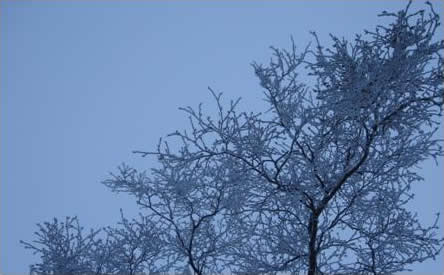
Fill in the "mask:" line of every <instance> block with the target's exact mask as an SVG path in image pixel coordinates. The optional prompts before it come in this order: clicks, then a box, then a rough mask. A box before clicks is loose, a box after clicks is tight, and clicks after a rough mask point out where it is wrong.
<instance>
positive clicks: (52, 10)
mask: <svg viewBox="0 0 444 275" xmlns="http://www.w3.org/2000/svg"><path fill="white" fill-rule="evenodd" d="M432 2H433V3H434V5H435V8H436V9H437V10H440V11H442V10H443V2H442V1H432ZM422 3H423V2H422V1H416V2H414V4H413V8H418V7H423V6H424V5H423V4H422ZM405 4H406V2H405V1H336V0H334V1H127V2H125V1H5V0H2V1H0V133H1V134H0V271H1V272H3V273H24V272H28V270H29V269H28V266H29V264H31V263H33V262H35V260H36V257H35V256H33V255H32V253H31V252H30V251H27V250H24V249H23V247H22V246H21V245H20V244H19V240H21V239H22V240H28V241H30V240H32V239H34V236H33V232H34V231H35V230H36V228H37V227H36V226H35V224H36V223H37V222H43V221H46V220H49V219H51V218H52V217H59V218H63V217H64V216H66V215H69V216H73V215H78V216H79V218H80V221H81V222H82V224H83V225H84V226H85V227H98V226H105V225H113V224H115V223H116V222H117V221H118V218H119V208H123V210H124V212H125V213H127V214H128V216H131V215H133V214H135V213H136V212H137V209H136V207H135V201H134V200H133V199H132V198H129V197H125V195H116V194H113V193H111V192H110V191H109V190H108V189H107V188H106V187H105V186H103V185H102V184H100V182H101V181H102V180H104V179H105V178H107V175H108V172H110V171H113V170H115V168H116V166H117V165H119V164H120V163H122V162H123V161H125V162H127V163H129V164H132V165H134V166H136V167H145V168H150V167H151V166H153V165H154V160H152V159H149V158H146V159H142V158H140V157H138V156H136V155H133V154H131V151H132V150H136V149H140V150H149V149H154V148H155V146H156V144H157V141H158V138H159V137H161V136H164V135H165V134H167V133H170V132H172V131H174V130H176V129H183V128H185V127H187V126H186V125H187V119H186V117H185V116H184V115H183V113H182V112H180V111H179V110H178V107H180V106H186V105H191V106H196V105H197V104H198V103H199V102H204V104H206V105H205V106H206V109H207V110H211V109H214V104H213V102H212V101H211V96H210V93H209V92H208V90H207V86H211V87H212V88H213V89H215V90H216V91H219V92H223V93H224V95H225V98H226V99H230V98H237V97H242V98H243V99H242V102H243V103H242V104H241V106H240V107H241V108H244V109H245V110H261V109H262V107H263V106H264V103H263V102H262V91H261V89H260V87H259V85H258V80H257V79H256V78H255V76H254V73H253V70H252V68H251V66H250V63H251V62H252V61H259V62H267V61H268V59H269V57H270V54H271V52H270V50H269V48H268V47H269V46H271V45H274V46H277V47H288V46H289V45H290V35H293V37H294V40H295V42H296V44H297V45H299V48H300V49H302V48H303V47H305V46H306V44H307V43H308V42H309V41H311V40H312V37H311V36H310V35H309V31H311V30H314V31H317V32H318V34H319V35H320V37H321V39H322V40H323V41H327V40H328V33H333V34H336V35H339V36H345V37H346V38H352V37H353V34H354V33H360V32H362V30H363V29H364V28H367V29H373V28H374V27H375V26H376V24H378V23H383V22H385V21H382V19H381V18H378V17H377V16H376V15H377V14H378V13H379V12H381V11H382V10H389V11H395V10H399V9H401V8H403V7H404V6H405ZM441 38H442V30H441ZM440 134H441V136H442V131H441V133H440ZM442 168H443V162H442V160H440V162H439V164H438V166H436V165H435V164H434V162H432V161H428V162H426V163H424V165H423V166H422V167H421V170H420V173H421V174H423V175H424V176H425V178H426V181H425V182H423V183H419V184H418V186H417V187H416V188H415V190H416V192H417V197H416V201H415V203H414V204H413V205H412V208H413V209H415V210H417V211H418V213H419V216H420V219H421V220H423V221H424V222H425V223H430V222H431V220H432V219H433V217H434V213H436V212H437V211H441V212H442V209H443V193H444V191H443V178H444V177H443V169H442ZM441 224H443V222H442V221H441ZM441 232H442V230H441ZM413 268H414V270H415V271H416V272H421V273H422V272H433V273H436V274H439V273H440V272H441V271H442V270H443V260H442V255H441V256H440V258H439V259H437V261H436V262H433V261H428V262H424V263H422V264H418V265H415V266H413Z"/></svg>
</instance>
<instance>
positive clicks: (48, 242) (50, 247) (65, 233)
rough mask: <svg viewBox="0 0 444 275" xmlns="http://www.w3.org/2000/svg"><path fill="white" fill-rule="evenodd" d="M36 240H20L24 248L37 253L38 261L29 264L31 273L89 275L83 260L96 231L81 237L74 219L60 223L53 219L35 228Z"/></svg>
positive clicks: (94, 240)
mask: <svg viewBox="0 0 444 275" xmlns="http://www.w3.org/2000/svg"><path fill="white" fill-rule="evenodd" d="M37 226H38V228H39V231H37V232H35V234H36V236H37V240H35V241H33V242H32V243H28V242H24V241H20V242H21V243H22V244H23V245H24V246H25V248H26V249H31V250H33V251H34V254H37V253H38V254H40V258H41V262H40V263H38V264H34V265H31V272H32V273H33V274H85V273H88V272H90V270H91V263H90V261H89V258H88V257H87V256H88V254H89V252H90V251H91V250H93V248H94V246H96V245H97V244H98V240H97V239H96V236H97V234H98V233H99V231H93V230H91V231H90V232H89V233H88V234H84V232H83V227H81V226H80V224H79V221H78V219H77V217H66V219H65V221H64V222H59V221H58V220H57V219H56V218H54V220H53V221H52V222H45V223H43V224H38V225H37Z"/></svg>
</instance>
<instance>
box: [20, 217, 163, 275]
mask: <svg viewBox="0 0 444 275" xmlns="http://www.w3.org/2000/svg"><path fill="white" fill-rule="evenodd" d="M119 225H120V226H121V228H119V227H116V228H111V227H108V228H104V229H101V230H90V232H89V233H87V234H85V233H84V228H83V227H82V226H80V223H79V220H78V218H77V217H66V218H65V222H59V221H58V220H57V219H56V218H55V219H54V220H53V221H52V222H45V223H44V224H43V225H41V224H38V228H39V231H37V232H36V233H35V234H36V235H37V240H35V241H33V242H32V243H28V242H24V241H21V243H22V244H23V245H24V246H25V248H26V249H31V250H33V251H34V254H36V253H38V254H40V258H41V262H40V263H39V264H35V265H31V268H30V270H31V273H32V274H130V275H133V274H136V273H140V272H143V271H149V272H158V271H162V267H163V266H164V265H165V264H164V263H158V262H157V260H158V259H159V258H162V259H168V258H167V257H166V256H164V255H162V256H161V257H160V255H161V248H162V242H163V241H162V237H161V236H160V233H159V232H160V231H159V230H158V229H157V228H156V227H155V225H154V224H153V222H152V221H150V220H148V219H146V218H144V217H141V219H140V220H135V219H133V220H132V221H129V220H128V219H126V218H124V217H123V214H122V220H121V222H120V223H119ZM167 263H168V262H167Z"/></svg>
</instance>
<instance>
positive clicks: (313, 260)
mask: <svg viewBox="0 0 444 275" xmlns="http://www.w3.org/2000/svg"><path fill="white" fill-rule="evenodd" d="M317 233H318V215H317V214H316V213H312V214H311V216H310V221H309V223H308V235H309V238H310V241H309V242H308V273H307V275H315V274H316V273H317V270H316V268H317V254H318V253H317V250H316V236H317Z"/></svg>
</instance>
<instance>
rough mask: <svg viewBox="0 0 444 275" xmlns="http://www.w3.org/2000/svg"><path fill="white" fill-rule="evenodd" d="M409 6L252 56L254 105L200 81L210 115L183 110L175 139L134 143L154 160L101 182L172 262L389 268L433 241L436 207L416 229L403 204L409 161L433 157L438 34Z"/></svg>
mask: <svg viewBox="0 0 444 275" xmlns="http://www.w3.org/2000/svg"><path fill="white" fill-rule="evenodd" d="M410 5H411V2H409V3H408V5H407V6H406V8H405V9H404V10H401V11H399V12H397V13H388V12H383V13H382V14H381V15H380V16H385V17H390V18H392V19H393V22H392V23H391V24H389V25H387V26H378V27H377V28H376V30H375V31H365V33H364V34H363V35H357V36H356V38H355V40H354V41H352V42H350V41H346V40H345V39H339V38H337V37H336V36H333V35H331V39H332V46H331V47H329V48H328V47H327V48H326V47H323V46H322V44H321V42H320V40H319V39H318V36H317V35H316V33H313V37H314V40H315V42H316V43H315V47H314V48H313V47H311V46H307V47H306V48H305V49H304V50H303V51H302V52H300V53H298V52H297V51H296V47H295V45H294V42H293V44H292V47H291V49H290V50H281V49H277V48H272V50H273V58H272V60H271V62H270V64H268V65H262V64H257V63H254V64H253V68H254V70H255V73H256V75H257V77H258V78H259V80H260V85H261V87H262V88H263V90H264V94H265V100H266V101H267V102H268V104H269V109H267V110H266V111H265V112H264V113H247V112H238V111H237V105H238V102H239V100H237V101H232V102H231V103H230V105H229V106H228V108H226V107H224V105H223V103H222V100H221V94H217V93H215V92H214V91H213V90H212V89H210V91H211V93H212V94H213V96H214V98H215V101H216V104H217V111H218V112H217V115H216V116H215V117H211V116H207V115H205V114H204V112H203V110H202V106H201V105H199V107H198V108H197V109H193V108H191V107H186V108H183V109H182V110H183V111H184V112H185V113H187V114H188V115H189V117H190V122H191V129H190V130H189V131H183V132H179V131H176V132H174V133H172V134H170V135H169V139H172V140H173V143H174V144H175V145H176V144H177V140H178V141H179V144H180V146H179V147H180V148H179V149H178V150H172V149H171V148H170V145H169V144H172V143H171V142H162V140H161V141H160V142H159V146H158V148H157V150H155V151H136V152H135V153H138V154H141V155H142V156H144V157H145V156H148V155H155V156H157V157H158V160H159V163H160V168H157V169H152V170H151V173H147V172H146V171H142V172H139V171H137V170H135V169H133V168H131V167H128V166H126V165H122V166H121V167H120V168H119V170H118V173H116V174H112V176H111V177H110V179H108V180H106V181H104V184H105V185H107V186H108V187H110V188H111V189H112V190H113V191H115V192H128V193H130V194H133V195H134V196H135V197H136V198H137V203H138V204H139V206H140V207H141V209H142V210H143V215H144V217H147V218H148V219H149V220H150V221H151V222H152V223H154V224H156V226H158V228H157V230H159V232H161V233H162V234H163V235H162V236H164V239H163V240H164V241H165V243H164V246H163V249H162V250H163V251H162V253H159V254H158V257H159V258H160V259H161V260H162V259H165V257H167V258H168V259H169V260H168V261H167V262H168V264H167V265H166V266H168V268H170V269H176V270H179V269H181V268H182V269H183V266H184V265H189V267H190V268H191V269H192V270H193V271H194V272H195V273H196V274H199V275H201V274H207V273H212V272H220V271H224V270H230V271H232V272H236V273H251V272H256V273H275V272H278V271H290V272H292V273H294V274H301V273H306V274H309V275H315V274H327V273H334V274H391V273H394V272H399V271H405V270H408V265H409V264H411V263H414V262H419V261H424V260H426V259H430V258H434V257H435V256H437V255H438V254H439V253H440V252H441V250H442V247H443V238H442V237H440V236H438V233H437V221H438V218H437V219H436V221H435V222H434V223H433V224H432V225H430V226H423V225H422V224H421V223H420V222H419V220H418V219H417V217H416V215H415V213H413V212H412V211H410V210H409V209H408V208H407V204H408V203H409V201H410V200H411V199H412V198H413V194H412V191H411V185H412V184H414V183H417V182H418V181H420V180H422V177H421V176H420V175H419V174H417V172H415V169H414V168H415V167H417V166H418V165H419V164H420V163H421V162H422V161H424V160H426V159H429V158H435V159H436V158H437V157H441V156H443V150H442V147H441V145H442V140H439V139H436V138H435V137H434V134H435V132H436V131H437V129H438V126H439V123H440V121H439V119H440V118H441V115H442V106H443V98H444V92H443V91H444V90H443V80H444V75H443V59H442V56H441V53H440V51H442V50H443V48H444V41H436V40H435V38H434V35H435V33H436V31H437V28H438V26H439V20H440V19H439V16H438V14H437V13H436V12H435V11H434V10H433V7H432V5H431V4H430V3H428V2H427V5H428V7H429V8H428V10H429V12H426V11H424V10H420V11H416V12H410V11H409V8H410ZM301 76H302V77H303V78H305V80H306V82H305V83H315V84H313V85H311V84H304V82H301V81H300V80H299V78H301ZM176 138H177V139H176ZM144 242H146V241H144ZM135 245H136V246H137V247H138V244H137V242H136V244H135ZM125 255H126V254H125Z"/></svg>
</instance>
